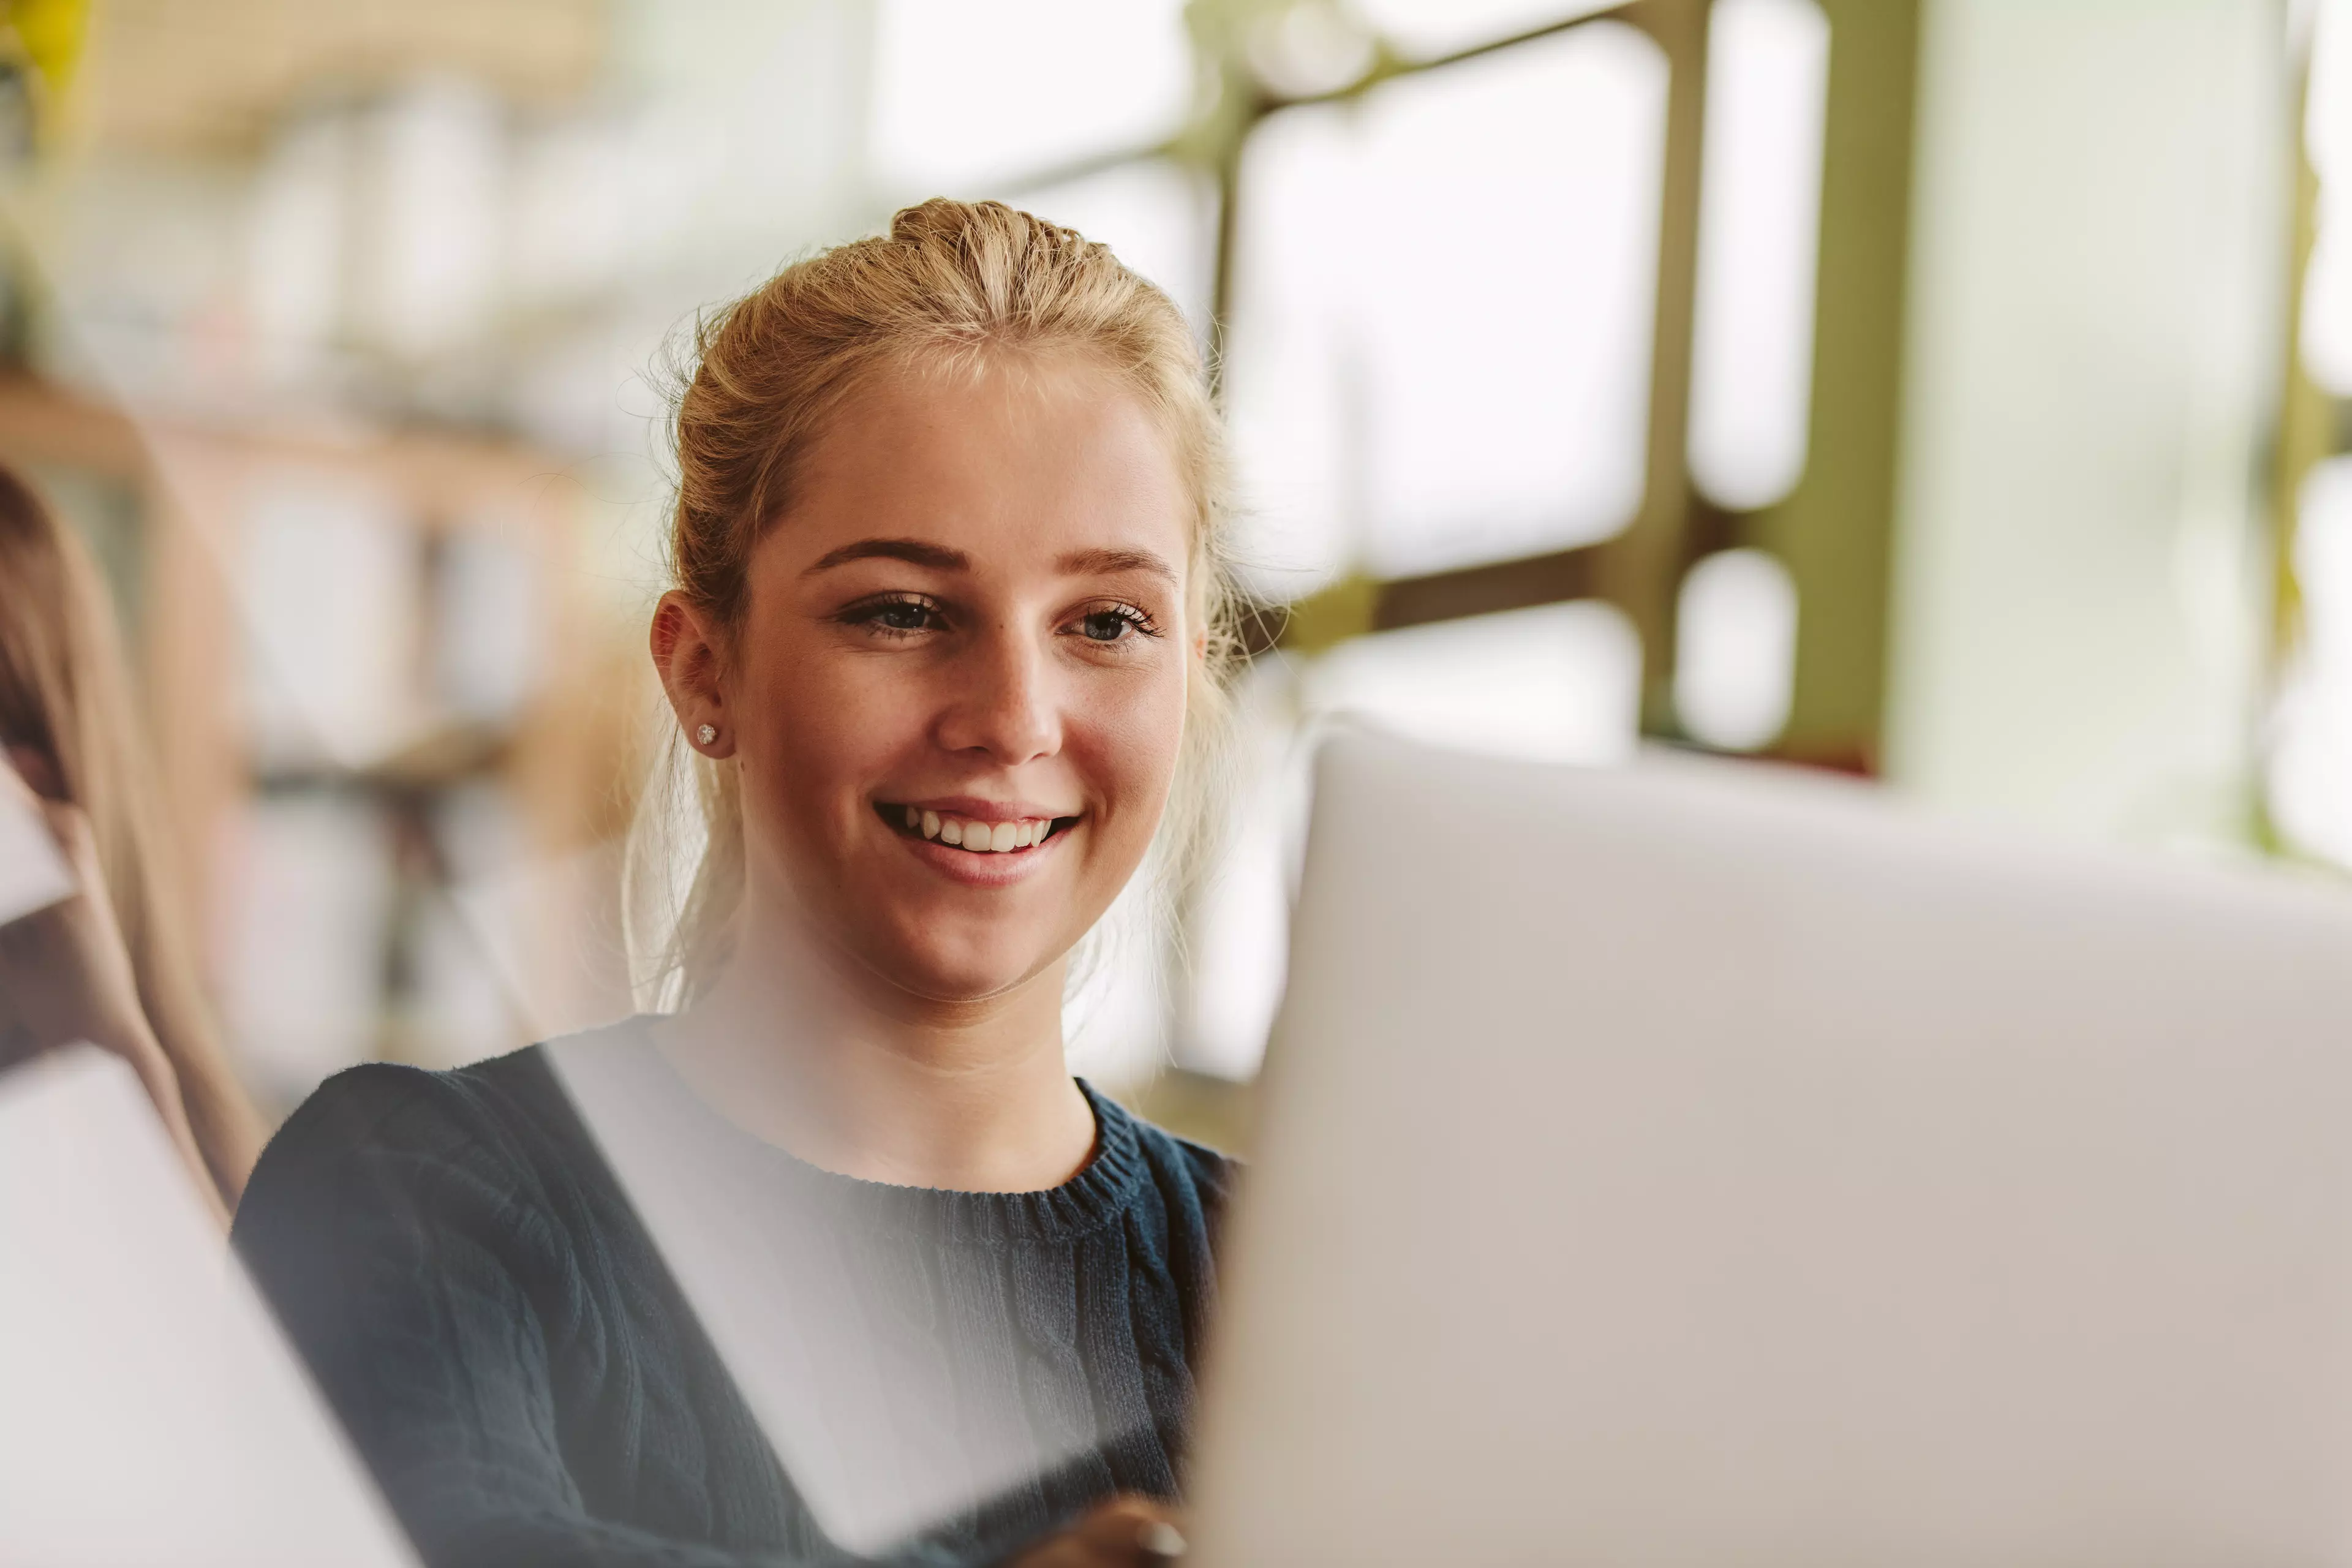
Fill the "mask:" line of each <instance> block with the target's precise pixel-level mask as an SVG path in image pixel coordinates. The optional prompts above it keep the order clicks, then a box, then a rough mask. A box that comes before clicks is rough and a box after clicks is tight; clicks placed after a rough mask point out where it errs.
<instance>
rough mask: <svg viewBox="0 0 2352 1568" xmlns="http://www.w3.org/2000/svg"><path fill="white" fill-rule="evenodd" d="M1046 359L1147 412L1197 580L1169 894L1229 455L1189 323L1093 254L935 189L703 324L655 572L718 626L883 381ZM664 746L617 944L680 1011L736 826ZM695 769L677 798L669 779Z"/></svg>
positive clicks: (724, 953)
mask: <svg viewBox="0 0 2352 1568" xmlns="http://www.w3.org/2000/svg"><path fill="white" fill-rule="evenodd" d="M1041 353H1077V354H1083V355H1086V356H1087V357H1089V358H1090V359H1092V360H1093V361H1094V362H1095V363H1097V364H1099V365H1101V366H1102V367H1103V368H1105V369H1106V370H1108V371H1109V372H1110V373H1111V374H1113V375H1115V376H1116V377H1118V379H1119V380H1120V381H1121V382H1123V383H1124V384H1126V385H1127V387H1128V388H1129V390H1130V391H1131V392H1132V393H1133V394H1134V395H1137V396H1138V397H1139V399H1140V400H1141V401H1142V403H1143V404H1144V405H1145V406H1146V407H1147V408H1148V409H1150V412H1151V413H1152V414H1153V415H1154V416H1155V417H1156V418H1157V419H1158V421H1159V422H1160V426H1161V428H1162V430H1163V431H1164V432H1165V433H1166V435H1167V437H1168V439H1169V442H1170V447H1171V452H1172V454H1173V455H1174V458H1175V460H1176V464H1177V468H1178V471H1179V473H1180V475H1181V479H1182V481H1183V483H1184V486H1185V489H1186V491H1187V493H1188V495H1189V497H1190V499H1191V503H1192V563H1191V567H1192V583H1193V584H1194V595H1195V597H1194V603H1195V607H1196V609H1197V612H1198V615H1199V616H1200V618H1201V621H1202V625H1203V626H1205V627H1206V628H1207V634H1208V645H1207V653H1206V657H1205V658H1202V659H1200V660H1197V661H1196V667H1195V668H1194V670H1193V672H1192V681H1191V689H1190V693H1189V699H1188V703H1187V710H1188V711H1187V721H1186V727H1185V745H1184V752H1183V756H1182V758H1181V761H1180V763H1179V767H1178V777H1177V783H1176V789H1175V793H1174V795H1173V796H1172V797H1171V805H1170V808H1169V812H1168V815H1167V816H1166V818H1165V819H1164V820H1163V822H1162V824H1161V828H1160V836H1159V839H1158V841H1157V842H1156V844H1155V847H1154V852H1153V855H1154V859H1155V860H1156V861H1157V865H1156V867H1155V868H1154V870H1155V874H1156V875H1158V876H1159V878H1160V880H1161V883H1162V884H1163V892H1164V896H1165V897H1166V898H1167V899H1168V900H1171V901H1172V900H1176V899H1177V898H1179V897H1180V896H1181V889H1182V888H1183V887H1184V886H1185V885H1186V883H1187V882H1188V881H1189V880H1190V879H1191V878H1192V875H1193V873H1194V871H1195V870H1196V869H1197V867H1198V865H1199V863H1200V861H1201V858H1202V854H1203V852H1204V850H1205V847H1206V845H1207V842H1208V836H1209V832H1210V828H1211V826H1212V824H1213V820H1214V817H1215V815H1216V813H1215V811H1214V795H1215V791H1214V789H1213V780H1214V779H1215V778H1216V776H1217V775H1218V773H1220V771H1221V769H1220V767H1219V763H1218V759H1219V756H1220V753H1221V752H1222V749H1223V746H1222V742H1223V720H1224V707H1225V705H1224V700H1223V691H1224V686H1225V682H1226V679H1227V675H1228V672H1229V669H1230V666H1231V663H1232V659H1233V653H1234V639H1233V637H1232V636H1231V631H1230V626H1231V618H1232V612H1233V605H1234V598H1233V594H1232V590H1231V574H1230V571H1229V568H1228V565H1227V562H1226V556H1225V542H1224V537H1223V527H1224V448H1223V437H1222V433H1221V430H1220V426H1219V424H1218V420H1217V416H1216V412H1215V409H1214V406H1213V404H1212V402H1211V400H1210V395H1209V389H1208V379H1207V375H1206V373H1205V367H1204V366H1203V363H1202V356H1201V353H1200V349H1199V347H1198V344H1197V342H1195V340H1194V337H1193V334H1192V330H1191V329H1190V328H1189V327H1188V326H1187V325H1186V323H1185V321H1184V318H1183V316H1182V314H1181V312H1180V311H1178V310H1177V309H1176V307H1175V306H1174V304H1172V303H1171V301H1170V300H1169V299H1168V296H1167V295H1165V294H1164V293H1162V292H1161V291H1160V289H1158V288H1156V287H1154V286H1153V285H1152V284H1151V283H1150V282H1149V281H1148V280H1146V279H1143V278H1142V277H1140V276H1139V275H1138V274H1136V273H1134V272H1132V271H1129V269H1128V268H1126V267H1125V266H1123V265H1121V264H1120V262H1119V260H1118V258H1117V257H1115V256H1113V255H1112V254H1111V252H1110V249H1109V247H1107V246H1103V245H1097V244H1095V243H1093V242H1092V241H1089V240H1087V239H1086V238H1085V237H1082V236H1080V235H1078V234H1077V233H1076V232H1075V231H1074V230H1071V229H1067V228H1063V227H1060V226H1056V225H1054V224H1050V223H1046V222H1045V221H1044V220H1043V219H1040V218H1036V217H1033V216H1030V215H1029V214H1027V213H1024V212H1019V211H1016V210H1014V209H1013V208H1012V207H1009V206H1006V205H1003V203H1000V202H956V201H948V200H945V199H934V200H931V201H928V202H925V203H923V204H922V205H919V206H912V207H908V208H906V209H905V210H904V211H902V212H900V213H898V215H897V216H894V217H893V218H892V219H891V222H890V229H889V232H888V233H887V235H884V236H880V237H874V238H868V239H861V240H857V241H855V242H853V243H851V244H848V245H843V246H838V247H835V248H833V249H830V250H826V251H822V252H819V253H818V254H816V255H814V256H811V257H809V258H805V259H803V260H801V261H798V262H795V263H793V265H791V266H789V267H787V268H784V269H783V270H782V272H779V273H778V274H776V276H775V277H773V278H772V279H769V280H768V281H767V282H766V283H765V284H763V285H761V287H760V288H759V289H754V290H753V291H752V292H751V293H750V294H747V295H745V296H744V297H743V298H742V299H740V300H736V301H735V302H734V303H732V304H730V305H728V306H726V307H724V308H723V309H721V310H719V311H717V312H716V313H715V314H712V315H710V316H709V317H708V318H706V319H704V320H703V321H701V322H700V323H699V324H698V330H697V331H696V333H695V339H694V357H695V365H694V368H693V372H692V374H691V377H690V379H689V380H688V382H687V384H686V386H685V388H684V390H683V392H682V393H681V394H680V395H679V396H678V398H677V407H676V412H675V416H674V425H675V436H676V443H677V510H676V513H675V515H674V517H673V519H672V521H671V527H670V539H669V568H670V576H671V580H672V582H673V583H674V584H675V585H676V587H677V591H678V592H680V593H682V594H684V595H686V596H687V597H688V600H690V601H691V602H692V603H693V604H694V605H696V606H697V607H698V609H701V610H703V611H704V612H705V613H707V614H709V616H712V618H714V619H715V620H716V621H718V622H719V625H720V626H725V627H730V628H731V627H733V626H736V625H737V624H739V622H740V616H741V615H742V613H743V608H744V603H743V601H744V593H745V587H744V584H745V574H746V569H747V565H748V563H749V561H750V557H751V550H752V547H753V546H754V545H755V544H757V543H758V542H759V541H760V539H761V537H762V536H763V535H764V534H765V533H766V531H767V530H768V529H770V528H772V527H773V526H774V525H775V524H776V523H777V522H778V521H780V520H781V519H782V518H783V517H784V516H785V515H786V514H787V513H788V512H789V511H790V510H791V509H792V505H793V498H794V493H795V487H796V484H797V482H798V479H799V477H800V475H801V472H802V470H803V467H804V466H805V464H806V461H807V458H808V456H809V454H810V452H811V451H812V450H813V449H814V447H815V445H816V443H817V442H818V441H819V440H820V439H821V438H822V437H823V436H824V433H825V431H826V430H827V428H828V427H829V426H830V425H831V423H832V420H833V417H834V416H835V414H836V413H837V412H838V411H839V409H840V408H841V406H842V405H843V404H844V403H845V401H846V400H847V399H848V398H849V397H850V395H852V394H853V393H854V392H855V391H856V389H857V388H858V387H859V386H860V385H862V384H864V383H865V382H866V380H867V379H868V378H870V377H871V376H873V375H874V374H875V373H876V372H877V371H878V370H883V369H886V368H899V367H905V366H909V365H919V366H925V367H938V368H943V369H947V370H950V371H955V370H963V371H967V372H969V371H974V370H977V369H979V368H981V367H982V366H984V365H986V364H988V363H992V362H993V361H995V360H997V359H998V358H1001V357H1002V356H1004V355H1007V354H1041ZM665 751H666V752H667V755H666V756H665V757H663V758H662V759H661V761H660V763H658V764H657V771H656V784H655V787H654V788H652V789H650V790H649V791H648V792H647V795H646V798H645V800H644V801H643V802H641V804H640V806H639V811H638V828H639V832H638V834H637V838H638V843H637V844H636V845H635V846H633V853H632V855H631V857H630V868H631V880H632V887H631V889H630V894H629V898H628V900H627V901H628V905H629V908H630V910H631V912H632V914H633V916H635V917H636V918H635V919H634V920H633V921H632V925H633V934H635V929H636V928H639V927H641V926H642V925H643V924H644V923H645V921H647V920H652V921H657V922H659V923H661V924H666V925H667V932H666V933H661V934H658V935H657V936H656V940H655V942H652V943H651V944H650V945H651V946H652V948H653V950H654V953H653V956H654V964H655V968H654V973H653V974H652V975H651V976H650V977H649V978H650V979H651V980H652V982H653V986H652V989H653V991H654V993H655V995H656V999H657V1003H656V1005H660V1004H664V1003H666V1004H667V1005H677V1004H680V1003H683V1002H685V1001H688V1000H691V999H692V998H693V997H694V996H696V995H698V994H700V993H701V992H702V991H703V990H704V989H705V988H706V987H707V986H708V985H709V984H710V982H711V981H712V980H713V979H714V978H715V977H716V975H717V974H718V973H719V970H720V969H721V968H723V967H724V965H725V963H726V962H727V959H728V957H729V955H730V951H731V938H732V927H733V922H734V919H735V913H736V910H737V907H738V906H739V905H740V902H741V900H742V895H743V877H744V872H743V825H742V804H741V800H740V795H739V793H738V788H737V773H736V766H735V764H734V763H733V762H731V761H714V760H712V759H709V758H707V757H702V756H700V755H698V754H696V753H693V752H689V751H687V750H686V749H685V748H684V747H683V744H682V742H681V741H680V740H679V738H678V736H677V733H676V731H674V730H673V731H672V732H671V734H670V736H669V741H668V745H667V748H665ZM688 773H690V775H691V781H692V782H691V786H690V794H691V797H692V798H691V804H690V805H688V803H686V802H683V801H681V800H679V799H678V793H679V792H678V789H677V785H678V784H682V783H683V782H684V778H685V775H687V774H688ZM696 819H698V820H696ZM697 828H698V830H699V835H700V837H701V839H702V846H701V852H700V855H699V857H698V859H697V862H696V864H695V865H694V868H693V869H692V871H691V872H690V873H689V874H688V875H687V876H686V877H685V878H684V879H683V887H682V889H680V888H679V886H678V883H677V881H676V880H674V879H673V878H672V876H670V875H666V874H665V873H666V872H667V868H668V864H669V862H670V860H671V859H672V858H673V857H672V856H671V852H670V849H669V847H668V846H669V843H670V841H671V840H672V839H673V838H674V837H675V836H677V834H678V833H680V832H681V831H683V832H686V833H689V834H691V833H693V832H694V831H695V830H696V829H697ZM648 883H651V884H652V886H651V887H650V888H649V887H648ZM673 889H677V890H676V892H675V896H669V895H670V894H671V892H672V890H673ZM648 904H651V905H653V906H656V907H654V908H651V909H648V908H647V907H646V906H647V905H648ZM644 945H646V944H641V943H638V942H633V943H632V946H633V947H640V948H642V946H644Z"/></svg>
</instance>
